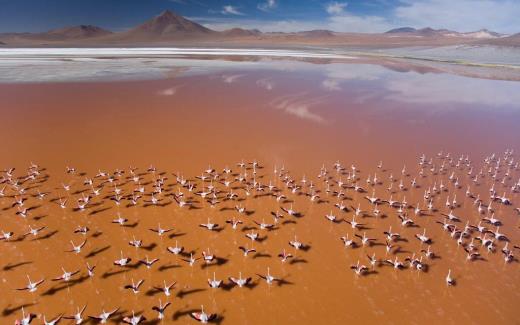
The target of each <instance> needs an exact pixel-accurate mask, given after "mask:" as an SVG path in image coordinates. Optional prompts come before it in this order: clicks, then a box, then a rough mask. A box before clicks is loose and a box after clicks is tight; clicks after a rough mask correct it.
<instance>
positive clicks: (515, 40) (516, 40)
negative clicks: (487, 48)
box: [485, 33, 520, 47]
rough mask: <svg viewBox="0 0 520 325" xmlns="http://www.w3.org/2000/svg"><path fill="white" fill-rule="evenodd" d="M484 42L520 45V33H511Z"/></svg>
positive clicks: (500, 44)
mask: <svg viewBox="0 0 520 325" xmlns="http://www.w3.org/2000/svg"><path fill="white" fill-rule="evenodd" d="M485 43H486V44H492V45H499V46H519V47H520V33H517V34H513V35H510V36H505V37H499V38H495V39H488V40H485Z"/></svg>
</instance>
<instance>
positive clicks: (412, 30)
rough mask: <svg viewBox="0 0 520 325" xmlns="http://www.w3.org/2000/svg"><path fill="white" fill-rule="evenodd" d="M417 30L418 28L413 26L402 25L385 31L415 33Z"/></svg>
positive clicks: (389, 32) (390, 32)
mask: <svg viewBox="0 0 520 325" xmlns="http://www.w3.org/2000/svg"><path fill="white" fill-rule="evenodd" d="M416 31H417V29H415V28H413V27H400V28H394V29H391V30H389V31H387V32H385V34H396V33H414V32H416Z"/></svg>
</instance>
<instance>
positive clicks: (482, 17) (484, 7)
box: [394, 0, 520, 33]
mask: <svg viewBox="0 0 520 325" xmlns="http://www.w3.org/2000/svg"><path fill="white" fill-rule="evenodd" d="M402 2H403V3H402V5H400V6H398V7H397V8H396V9H395V11H394V17H395V19H396V20H397V21H399V22H401V23H402V24H403V25H410V26H414V27H425V25H428V26H431V27H434V28H448V29H454V30H457V31H465V32H468V31H474V30H478V29H481V28H489V29H494V30H497V31H499V32H510V33H518V32H519V31H520V19H519V18H518V17H520V5H519V2H518V1H517V0H457V1H452V0H418V1H411V0H402Z"/></svg>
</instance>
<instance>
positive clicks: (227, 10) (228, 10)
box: [220, 5, 243, 15]
mask: <svg viewBox="0 0 520 325" xmlns="http://www.w3.org/2000/svg"><path fill="white" fill-rule="evenodd" d="M220 13H222V14H224V15H243V13H242V12H240V11H239V10H238V9H237V7H234V6H231V5H227V6H224V7H222V10H221V11H220Z"/></svg>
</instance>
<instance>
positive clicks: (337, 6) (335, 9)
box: [325, 2, 347, 15]
mask: <svg viewBox="0 0 520 325" xmlns="http://www.w3.org/2000/svg"><path fill="white" fill-rule="evenodd" d="M346 7H347V3H346V2H331V3H329V4H327V6H326V7H325V10H327V12H328V13H329V14H331V15H341V14H343V12H344V11H345V8H346Z"/></svg>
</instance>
